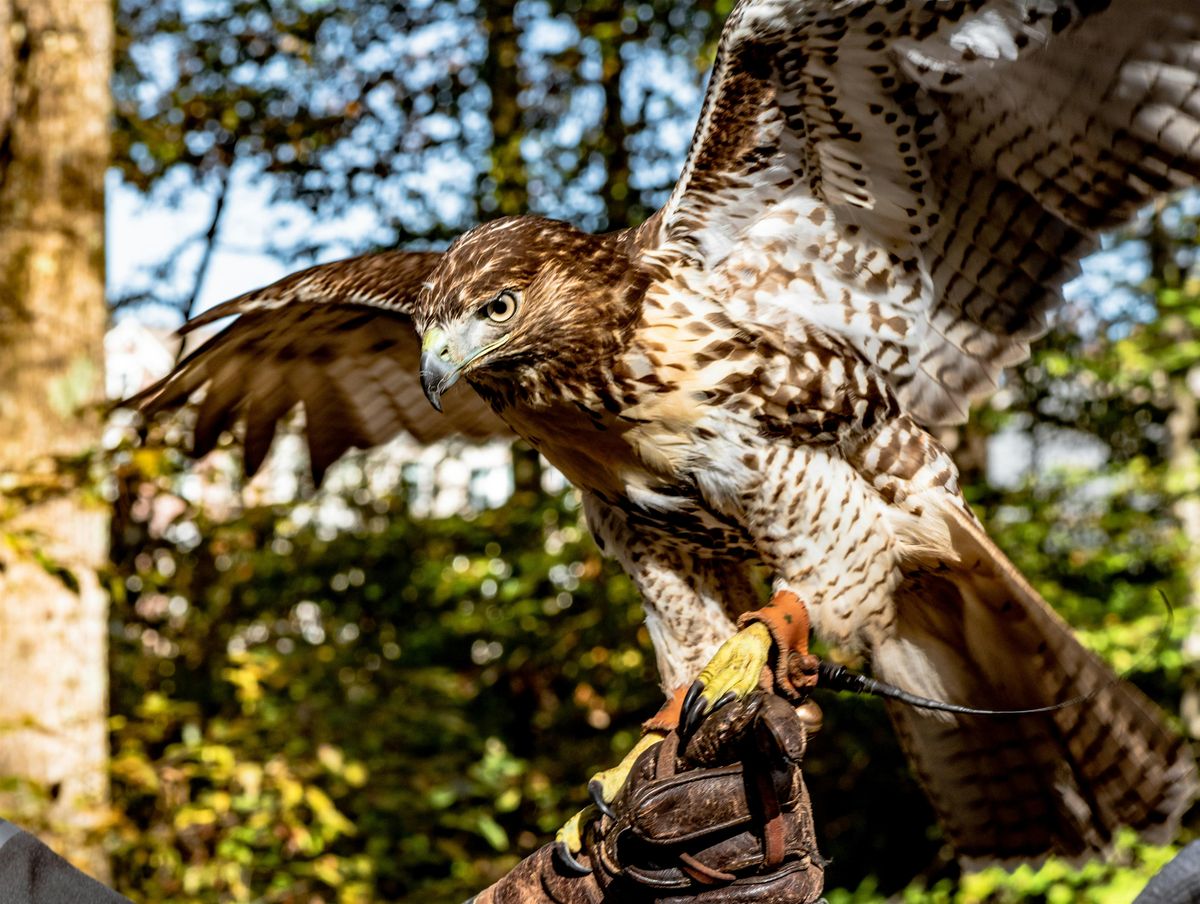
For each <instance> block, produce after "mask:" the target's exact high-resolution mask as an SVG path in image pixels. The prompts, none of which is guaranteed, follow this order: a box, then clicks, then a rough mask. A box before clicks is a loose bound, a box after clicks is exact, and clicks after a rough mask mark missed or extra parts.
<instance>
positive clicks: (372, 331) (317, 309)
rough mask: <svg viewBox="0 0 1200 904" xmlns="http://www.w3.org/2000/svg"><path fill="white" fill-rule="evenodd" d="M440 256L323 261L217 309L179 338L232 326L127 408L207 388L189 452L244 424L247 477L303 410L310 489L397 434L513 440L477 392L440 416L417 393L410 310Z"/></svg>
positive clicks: (202, 450) (152, 406)
mask: <svg viewBox="0 0 1200 904" xmlns="http://www.w3.org/2000/svg"><path fill="white" fill-rule="evenodd" d="M437 257H438V255H437V254H433V253H419V252H403V251H389V252H383V253H380V254H369V255H364V256H362V257H355V258H351V259H349V260H345V261H338V262H336V263H331V264H322V265H320V266H317V267H311V268H309V269H308V270H303V271H301V272H299V273H295V274H292V275H291V276H288V277H286V278H284V279H282V280H280V281H279V282H277V283H274V284H272V285H270V286H267V287H266V288H263V289H259V290H257V291H254V292H249V293H247V294H245V295H242V296H240V297H238V298H235V299H233V300H232V301H228V302H225V303H224V304H221V305H218V306H217V307H215V308H212V309H211V310H209V311H206V312H205V313H203V314H201V315H200V316H199V317H197V318H195V319H194V320H192V321H190V322H189V323H188V324H186V325H185V326H184V331H185V332H188V331H191V330H194V329H196V328H197V327H200V326H203V325H205V324H209V323H213V322H215V321H218V320H221V319H223V318H226V317H229V316H233V315H236V316H237V319H236V320H235V321H234V322H233V323H232V324H230V325H229V326H228V327H226V328H225V329H224V330H223V331H221V332H220V333H218V334H217V335H216V336H214V337H213V338H211V339H209V340H208V341H207V342H205V343H204V344H203V345H201V346H200V348H198V349H197V350H196V351H194V352H192V353H191V354H190V355H189V356H188V357H187V358H186V359H185V360H184V361H183V362H182V363H181V364H180V365H179V366H178V367H177V368H176V369H175V370H174V371H173V372H172V373H171V374H169V375H168V376H167V377H165V378H163V379H162V380H160V381H159V382H158V383H156V384H155V385H153V386H151V387H150V388H148V389H146V390H145V391H144V392H142V393H141V394H139V395H138V396H136V397H134V398H133V399H130V400H129V402H128V404H130V405H132V406H134V407H137V408H138V409H140V410H141V411H142V412H143V413H145V414H147V415H153V414H155V413H156V412H159V411H162V410H165V409H168V408H172V407H174V406H176V405H180V404H182V403H183V402H185V401H187V400H188V399H189V398H190V397H192V396H193V394H196V393H198V392H199V391H200V390H201V389H203V390H204V395H203V398H202V399H200V401H199V403H198V406H199V410H198V412H197V415H196V425H195V428H194V434H193V435H194V439H193V444H192V451H193V454H195V455H196V456H197V457H198V456H201V455H204V454H206V453H207V452H209V451H210V450H211V449H212V448H213V446H214V445H215V444H216V442H217V440H218V438H219V437H220V435H221V433H222V432H223V431H225V430H229V429H230V428H232V427H233V426H234V425H235V424H236V423H237V422H238V421H243V422H244V423H245V436H244V444H245V468H246V472H247V473H248V474H254V473H255V472H256V471H257V470H258V469H259V467H260V466H261V465H262V462H263V460H264V459H265V458H266V455H267V452H268V450H269V449H270V447H271V442H272V440H273V439H274V436H275V428H276V425H277V424H278V422H279V421H280V420H281V419H282V418H284V417H285V416H286V415H287V414H288V413H289V412H290V411H292V409H294V408H295V407H296V406H297V405H298V404H302V405H303V406H304V408H305V414H306V418H305V421H306V423H305V433H306V438H307V442H308V450H309V457H310V459H311V462H312V469H313V476H314V477H315V478H316V479H317V481H318V482H319V481H320V479H321V477H322V476H323V475H324V473H325V470H326V469H327V468H328V467H329V465H331V464H332V463H333V462H334V461H336V460H337V459H338V458H339V457H340V456H341V455H342V454H343V453H344V452H345V451H346V450H347V449H350V448H360V449H365V448H369V447H371V446H375V445H378V444H380V443H383V442H386V441H388V440H389V439H391V438H392V437H394V436H396V435H398V434H400V433H402V432H403V433H409V434H411V435H412V436H413V437H415V438H416V439H417V440H419V441H421V442H434V441H435V440H439V439H443V438H446V437H449V436H456V435H458V436H465V437H468V438H472V439H486V438H489V437H496V436H509V435H511V434H510V433H509V430H508V428H507V427H505V426H504V424H503V423H502V422H501V421H500V420H499V418H497V417H496V416H495V415H494V414H493V413H492V411H491V409H490V408H488V407H487V405H486V403H484V402H483V400H482V399H480V398H479V397H478V396H477V395H476V394H475V393H472V392H457V393H454V394H453V395H452V396H450V397H448V398H447V399H446V400H445V406H446V407H445V414H444V415H439V414H438V413H437V412H435V411H434V410H433V409H432V408H431V407H430V406H429V403H428V402H427V401H426V400H425V397H424V395H423V394H422V392H421V388H420V385H419V382H418V359H419V356H420V348H419V346H418V343H417V337H416V333H415V331H414V330H413V326H412V321H411V318H410V311H411V309H412V304H413V302H414V300H415V298H416V295H417V292H418V290H419V289H420V287H421V283H422V281H423V280H424V279H425V277H426V276H427V275H428V273H429V271H430V270H431V269H432V267H433V265H434V263H435V262H436V260H437Z"/></svg>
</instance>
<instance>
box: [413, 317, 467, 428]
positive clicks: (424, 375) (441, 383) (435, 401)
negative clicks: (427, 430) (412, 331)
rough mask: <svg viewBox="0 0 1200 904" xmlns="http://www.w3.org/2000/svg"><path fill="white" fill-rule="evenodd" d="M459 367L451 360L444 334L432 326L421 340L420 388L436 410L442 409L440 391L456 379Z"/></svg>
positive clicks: (451, 384) (444, 389) (452, 383)
mask: <svg viewBox="0 0 1200 904" xmlns="http://www.w3.org/2000/svg"><path fill="white" fill-rule="evenodd" d="M459 372H460V367H459V366H458V365H457V364H455V363H453V362H452V361H451V356H450V349H449V345H448V342H447V337H446V334H445V333H443V332H442V331H441V330H440V329H437V328H434V329H431V330H429V331H428V332H426V333H425V337H424V339H422V341H421V389H423V390H424V391H425V398H427V399H429V404H430V405H432V406H433V407H434V408H435V409H437V410H438V411H441V410H442V393H443V392H445V391H446V390H447V389H449V388H450V387H451V386H453V385H454V384H455V383H456V382H457V381H458V375H459Z"/></svg>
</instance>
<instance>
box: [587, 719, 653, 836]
mask: <svg viewBox="0 0 1200 904" xmlns="http://www.w3.org/2000/svg"><path fill="white" fill-rule="evenodd" d="M664 737H666V735H664V734H663V733H662V732H660V731H648V732H646V733H645V734H644V735H642V736H641V738H640V739H639V740H638V742H637V743H636V744H634V745H633V749H632V750H630V751H629V753H627V754H625V759H623V760H621V762H619V763H618V764H617V765H615V766H613V767H612V768H611V769H605V770H603V771H601V772H597V773H596V774H595V775H593V776H592V780H591V781H590V782H588V791H589V792H590V793H591V795H592V800H593V801H595V802H596V807H597V809H599V810H600V812H601V813H603V814H604V815H605V816H610V817H612V816H613V815H614V814H613V811H612V807H610V806H609V805H610V804H611V803H612V802H613V801H614V800H616V799H617V795H618V794H620V793H621V789H622V788H624V787H625V780H626V779H628V778H629V773H630V772H631V771H632V770H633V764H634V763H635V762H637V758H638V757H639V756H641V755H642V753H643V752H644V751H646V750H649V749H650V748H651V747H653V746H654V745H655V744H657V743H658V742H659V741H661V740H662V739H663V738H664ZM614 818H615V817H614Z"/></svg>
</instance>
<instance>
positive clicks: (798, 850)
mask: <svg viewBox="0 0 1200 904" xmlns="http://www.w3.org/2000/svg"><path fill="white" fill-rule="evenodd" d="M807 707H808V709H807V711H806V710H805V709H802V713H803V717H802V716H800V715H797V713H796V711H795V710H794V709H793V708H792V707H791V706H790V705H789V704H787V703H786V702H784V701H783V700H782V699H780V698H779V697H776V696H774V695H768V694H764V693H762V692H758V693H755V694H752V695H751V696H749V697H747V698H745V699H744V700H740V701H736V702H734V703H730V704H728V705H726V706H724V707H722V708H721V709H719V710H717V711H716V712H715V713H713V714H712V715H711V716H709V717H708V718H707V719H706V720H705V721H704V722H703V723H702V724H701V726H700V727H699V728H698V729H697V731H696V733H695V734H694V735H693V736H692V737H691V738H689V739H688V740H687V742H686V744H683V745H681V742H680V738H679V735H678V733H677V732H672V733H671V734H669V735H668V736H667V738H666V739H665V740H664V741H663V742H662V743H661V744H658V745H655V746H654V747H652V748H650V749H649V750H647V751H646V752H645V753H643V754H642V755H641V756H640V757H639V758H638V760H637V762H636V764H635V765H634V767H633V770H632V772H631V773H630V776H629V779H628V781H627V782H626V783H625V787H624V788H623V789H622V791H621V794H620V795H619V796H618V798H617V800H616V801H615V802H614V804H613V811H614V814H615V818H614V817H609V816H601V815H599V814H597V816H596V818H594V819H593V820H591V821H590V822H589V823H588V825H587V827H586V828H585V830H584V843H583V851H582V853H581V854H580V856H579V858H578V859H579V860H580V861H581V862H582V863H584V864H585V865H587V866H590V867H591V872H590V873H587V874H581V873H580V872H579V871H577V870H575V869H572V868H571V867H569V866H568V865H567V864H566V863H564V861H563V860H562V859H561V858H560V857H559V856H558V854H557V853H556V851H555V846H554V845H553V844H548V845H546V846H544V847H542V848H540V849H539V850H537V851H536V852H534V853H533V854H532V855H530V856H529V857H527V858H526V859H525V860H523V861H521V863H519V864H518V865H517V866H516V867H515V868H514V869H513V870H512V872H510V873H509V874H508V875H507V876H505V877H504V878H503V879H501V880H500V881H499V882H497V883H496V884H495V885H493V886H491V887H490V888H488V889H487V890H486V891H483V892H481V893H480V894H479V895H477V896H476V897H475V898H473V899H472V901H471V902H468V904H543V902H545V904H600V902H618V901H619V902H622V904H624V902H629V904H650V902H657V904H684V902H689V904H690V902H695V904H753V902H763V904H766V902H772V904H793V902H794V904H810V902H813V901H816V900H817V898H818V897H819V896H820V894H821V889H822V886H823V883H824V861H823V860H822V859H821V857H820V855H819V854H818V853H817V846H816V839H815V837H814V834H813V824H812V813H811V810H810V805H809V799H808V791H807V790H806V789H805V787H804V780H803V778H802V776H801V771H800V763H801V760H802V758H803V755H804V746H805V741H806V736H807V732H808V731H809V730H812V729H813V728H814V727H815V725H816V724H817V719H819V710H817V709H816V707H815V706H814V705H812V704H808V705H807ZM681 746H682V750H681V749H680V748H681Z"/></svg>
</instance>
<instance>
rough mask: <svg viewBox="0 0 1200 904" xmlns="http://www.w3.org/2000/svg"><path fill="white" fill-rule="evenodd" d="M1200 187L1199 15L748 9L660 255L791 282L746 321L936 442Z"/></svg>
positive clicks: (788, 2) (789, 4) (880, 7)
mask: <svg viewBox="0 0 1200 904" xmlns="http://www.w3.org/2000/svg"><path fill="white" fill-rule="evenodd" d="M1198 176H1200V4H1197V3H1196V2H1195V0H1155V2H1153V3H1147V2H1142V0H1111V2H1110V0H938V2H922V3H905V2H890V0H807V2H803V0H801V2H796V0H742V2H741V3H739V4H738V6H737V7H736V8H735V10H734V11H733V13H732V14H731V15H730V18H729V22H728V23H727V25H726V28H725V32H724V34H723V36H722V41H721V46H720V49H719V52H718V58H717V62H716V65H715V68H714V71H713V76H712V80H711V83H710V86H709V90H708V94H707V97H706V100H705V106H704V110H703V112H702V114H701V119H700V123H699V125H698V127H697V131H696V136H695V139H694V142H693V146H692V149H691V153H690V156H689V158H688V161H687V163H686V165H685V167H684V172H683V175H682V176H681V178H680V180H679V183H678V185H677V186H676V189H675V191H674V193H673V194H672V196H671V199H670V201H669V202H668V204H667V207H666V208H665V209H664V211H663V219H662V226H661V231H660V236H661V240H660V241H661V244H660V246H659V249H658V250H659V253H663V252H667V251H670V250H672V249H674V250H675V251H676V252H677V253H678V254H679V255H680V260H682V261H684V262H687V263H690V264H691V265H692V266H693V267H698V268H701V269H703V270H706V271H709V272H715V271H719V270H720V268H721V267H722V266H727V267H729V268H733V267H735V266H736V267H741V268H743V269H744V268H745V267H746V264H747V260H749V261H750V263H751V264H754V265H755V266H760V272H766V268H769V266H770V264H771V262H772V261H771V258H772V257H773V259H774V263H775V264H777V265H778V266H780V267H783V268H785V269H786V268H787V267H791V270H790V271H789V272H790V273H793V274H794V273H797V272H801V273H803V274H805V275H806V276H807V279H808V284H809V285H814V284H815V285H817V289H816V290H815V291H805V290H804V288H803V281H799V282H797V283H791V284H789V283H788V282H787V281H786V280H783V281H782V282H781V280H779V279H778V278H777V279H776V280H775V283H774V286H773V288H771V289H770V291H769V292H766V293H763V292H759V293H758V294H759V295H760V296H764V295H773V298H765V299H762V300H761V301H760V302H758V303H757V305H758V308H759V309H761V308H762V306H763V303H765V304H767V306H768V307H770V306H771V305H772V304H773V305H774V312H773V313H774V316H775V317H776V318H777V319H778V318H785V319H786V317H788V316H791V317H793V318H802V319H805V320H807V321H808V322H809V323H811V324H815V325H817V326H819V327H821V328H823V329H826V330H829V331H831V332H836V333H840V334H842V335H843V336H845V337H846V338H848V339H849V340H850V341H851V342H853V343H854V344H855V346H856V347H857V348H858V349H859V350H860V351H861V352H862V353H863V354H864V355H865V356H866V357H867V358H868V360H871V361H873V362H875V363H876V364H877V365H878V367H879V369H880V371H881V372H883V373H885V374H886V375H887V377H888V380H889V382H890V384H891V386H892V387H893V389H894V390H895V391H896V393H897V395H898V397H899V399H900V402H901V404H902V405H903V406H904V407H905V408H906V409H907V410H908V411H909V412H911V413H912V414H913V415H914V416H915V417H917V418H918V419H919V420H921V421H923V422H924V423H926V424H936V423H949V422H956V421H961V420H964V419H965V418H966V415H967V409H968V405H969V403H970V401H971V400H972V399H974V398H976V397H978V396H980V395H983V394H986V393H987V392H989V391H990V390H991V389H992V388H994V386H995V385H996V381H997V379H998V377H999V375H1000V372H1001V370H1002V369H1003V368H1004V367H1005V366H1007V365H1011V364H1013V363H1016V362H1017V361H1020V360H1023V359H1024V358H1026V357H1027V356H1028V350H1029V342H1030V341H1031V340H1032V339H1034V338H1036V337H1038V336H1039V335H1041V334H1042V333H1044V332H1045V330H1046V328H1047V327H1046V318H1047V315H1048V313H1049V312H1050V311H1051V310H1052V309H1053V308H1054V307H1055V306H1056V305H1057V304H1058V303H1059V300H1060V289H1061V287H1062V285H1063V283H1064V282H1066V281H1067V280H1068V279H1070V278H1071V277H1072V276H1073V275H1075V274H1076V273H1077V272H1078V262H1079V260H1080V258H1081V257H1082V256H1083V255H1085V254H1087V253H1088V252H1090V251H1091V250H1093V249H1094V248H1095V247H1096V234H1097V232H1098V231H1099V230H1102V229H1107V228H1111V227H1113V226H1116V225H1118V224H1120V223H1122V222H1124V221H1125V220H1127V219H1128V218H1129V217H1130V216H1131V215H1132V214H1133V213H1134V212H1135V211H1137V210H1138V209H1139V208H1140V207H1143V206H1144V205H1146V204H1147V203H1148V202H1150V201H1152V200H1153V199H1154V198H1155V197H1156V196H1157V195H1159V194H1160V193H1162V192H1166V191H1170V190H1172V189H1176V188H1180V187H1183V186H1186V185H1188V184H1191V183H1192V182H1193V181H1194V180H1195V179H1196V178H1197V177H1198ZM802 202H806V203H807V204H808V206H805V205H804V203H802ZM789 217H790V219H789ZM793 224H794V225H793ZM789 232H790V233H791V235H790V236H789ZM801 232H803V233H804V236H805V237H804V238H803V239H799V238H797V234H798V233H801ZM822 233H824V234H825V235H826V237H827V238H828V239H829V241H827V242H825V243H824V244H820V243H817V244H807V243H808V242H811V241H813V239H812V238H811V237H812V236H814V235H818V236H819V235H821V234H822ZM806 250H807V251H808V252H809V253H808V254H807V256H806ZM751 252H753V254H751ZM755 254H757V257H754V255H755ZM789 255H791V257H790V258H789V257H788V256H789ZM764 256H765V257H766V258H768V260H767V262H766V263H756V262H761V260H762V258H763V257H764ZM730 278H731V279H734V278H735V277H730ZM743 284H744V280H743ZM780 285H782V286H783V288H782V289H780V288H779V286H780ZM831 287H832V288H831ZM781 308H782V309H784V310H782V311H781V310H780V309H781ZM730 314H731V316H733V317H734V319H737V317H738V316H762V317H766V318H768V319H769V317H770V312H768V313H765V314H764V313H763V312H762V310H756V309H750V310H749V311H748V312H747V310H744V309H743V310H737V311H734V310H731V311H730Z"/></svg>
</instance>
